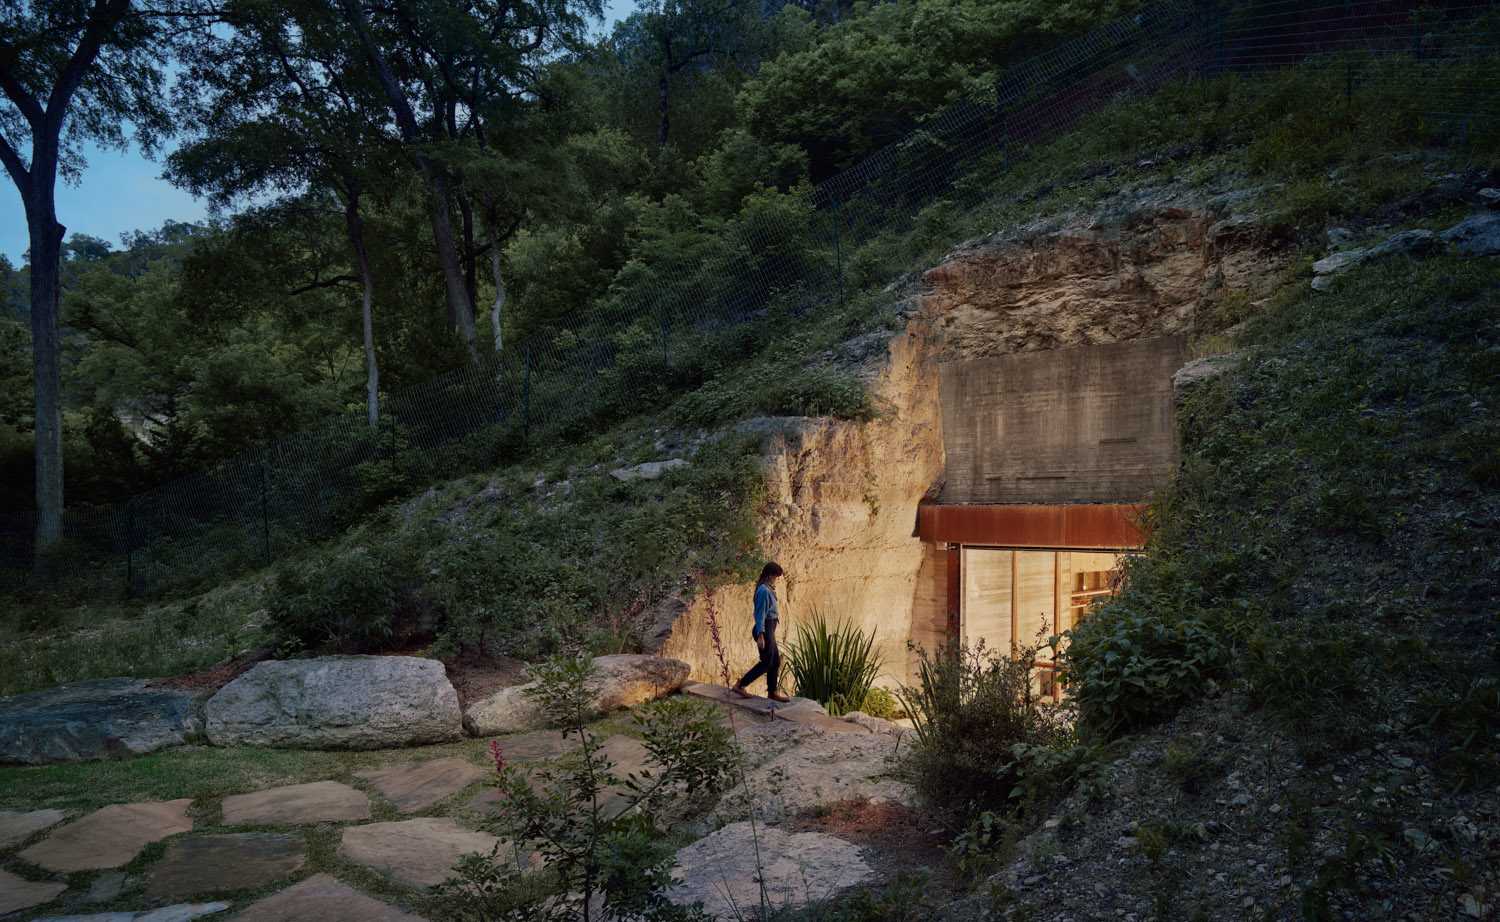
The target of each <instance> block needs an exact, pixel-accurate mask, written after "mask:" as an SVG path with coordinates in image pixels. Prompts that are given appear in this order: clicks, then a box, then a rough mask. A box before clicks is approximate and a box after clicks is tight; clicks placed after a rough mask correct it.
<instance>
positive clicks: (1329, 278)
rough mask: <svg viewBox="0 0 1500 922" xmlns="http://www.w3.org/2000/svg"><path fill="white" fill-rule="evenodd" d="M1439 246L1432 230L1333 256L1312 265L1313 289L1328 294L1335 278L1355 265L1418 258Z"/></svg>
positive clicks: (1403, 234) (1410, 232)
mask: <svg viewBox="0 0 1500 922" xmlns="http://www.w3.org/2000/svg"><path fill="white" fill-rule="evenodd" d="M1439 244H1440V241H1439V239H1438V235H1437V234H1434V233H1433V232H1432V231H1429V230H1406V231H1402V232H1400V233H1399V234H1393V235H1391V236H1390V237H1388V238H1386V239H1385V240H1383V241H1381V242H1380V243H1377V244H1375V245H1374V246H1372V247H1366V248H1365V249H1362V250H1344V251H1342V252H1339V253H1333V254H1331V255H1329V256H1325V257H1323V258H1322V259H1320V260H1318V261H1317V262H1315V263H1313V267H1312V268H1313V275H1314V278H1313V283H1312V286H1313V288H1315V289H1317V290H1318V291H1326V290H1327V289H1328V288H1329V287H1331V286H1332V284H1333V276H1335V275H1337V274H1338V273H1340V272H1343V271H1345V270H1346V269H1349V268H1351V267H1352V266H1356V265H1359V264H1360V263H1364V262H1368V261H1370V260H1372V259H1382V258H1384V257H1387V256H1400V255H1406V256H1416V255H1419V254H1422V253H1430V252H1432V251H1434V250H1436V249H1437V248H1438V246H1439Z"/></svg>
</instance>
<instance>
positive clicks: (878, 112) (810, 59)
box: [737, 0, 1131, 178]
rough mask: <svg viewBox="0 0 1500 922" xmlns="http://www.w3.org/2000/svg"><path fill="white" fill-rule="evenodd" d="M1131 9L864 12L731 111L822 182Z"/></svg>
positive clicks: (820, 38)
mask: <svg viewBox="0 0 1500 922" xmlns="http://www.w3.org/2000/svg"><path fill="white" fill-rule="evenodd" d="M1130 5H1131V4H1128V3H1117V2H1101V0H1093V2H1090V0H1080V2H1069V3H1061V4H1058V3H1045V2H1021V3H1007V4H994V3H985V2H977V0H918V2H913V3H871V4H868V5H860V6H858V7H856V8H855V13H854V15H852V16H848V17H846V18H841V19H840V21H838V22H837V23H835V24H833V25H830V26H828V27H826V28H824V29H823V30H822V31H821V32H820V33H819V34H817V36H816V40H815V42H814V43H813V44H812V45H810V46H809V47H807V48H805V49H802V50H793V51H788V52H787V53H785V54H782V55H781V56H779V57H777V58H774V59H772V60H770V61H767V62H766V63H765V64H764V65H763V66H762V67H761V69H760V72H759V73H758V74H757V75H756V78H755V79H754V80H752V81H750V82H749V83H747V84H746V85H745V87H744V89H743V90H741V92H740V95H739V98H738V100H737V105H738V108H739V110H740V113H741V118H742V119H743V121H744V124H746V125H747V126H748V127H749V129H750V130H751V131H752V132H753V133H754V134H755V136H756V137H758V138H760V139H761V140H762V141H764V142H768V143H794V144H797V145H799V146H801V147H802V148H803V149H804V150H806V151H807V152H808V155H809V159H810V161H811V164H812V169H813V174H814V176H815V177H817V178H822V177H824V176H827V175H828V174H829V173H831V172H833V171H834V170H836V169H840V168H843V167H846V166H848V165H850V164H851V163H853V162H855V161H857V160H858V159H860V158H861V157H863V156H865V155H867V154H869V153H870V152H872V151H873V150H874V149H876V148H877V147H879V146H880V145H883V144H886V143H889V142H890V141H892V140H894V139H895V138H897V137H899V136H900V134H901V133H902V132H904V131H906V130H908V129H909V128H911V127H912V126H913V125H914V124H917V123H918V122H919V121H920V119H921V118H922V117H923V116H925V115H927V114H929V113H931V112H933V111H935V110H937V109H939V108H940V107H942V106H943V105H944V104H946V103H948V102H951V101H953V100H954V99H955V98H956V97H957V96H958V95H959V94H961V93H963V92H965V91H967V90H971V89H973V88H975V87H978V86H984V85H992V83H993V80H994V78H995V76H996V74H997V73H998V71H999V70H1000V69H1001V68H1003V66H1004V65H1005V64H1007V63H1009V62H1011V61H1015V60H1018V59H1021V58H1024V57H1026V56H1027V55H1028V53H1033V52H1035V51H1038V50H1040V49H1041V48H1042V47H1045V46H1046V45H1048V44H1050V43H1053V42H1055V41H1056V40H1057V37H1058V36H1060V35H1065V34H1068V33H1073V32H1078V31H1082V30H1083V29H1086V28H1087V27H1088V26H1090V25H1093V24H1096V23H1099V22H1101V21H1104V20H1107V19H1110V18H1111V17H1113V16H1115V15H1118V14H1119V13H1120V12H1121V11H1122V10H1123V9H1125V8H1127V7H1128V6H1130Z"/></svg>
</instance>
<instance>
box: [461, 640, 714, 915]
mask: <svg viewBox="0 0 1500 922" xmlns="http://www.w3.org/2000/svg"><path fill="white" fill-rule="evenodd" d="M534 672H535V675H536V677H537V682H536V685H535V686H534V687H533V688H532V689H531V690H530V691H529V692H528V694H529V696H530V697H531V698H532V700H533V701H535V703H536V704H537V706H538V707H540V708H541V709H542V711H543V713H545V714H546V716H547V718H548V720H549V721H550V722H551V723H552V724H553V725H555V726H558V727H560V728H561V729H562V731H563V736H564V738H565V739H566V740H568V741H569V742H576V747H575V748H574V749H573V750H572V751H571V752H568V753H565V754H564V756H563V757H562V758H561V759H559V760H558V761H556V762H554V763H551V764H549V765H547V766H544V767H534V768H528V769H526V770H523V769H520V768H518V767H517V766H515V765H513V764H510V763H508V762H507V761H506V759H505V748H504V744H503V743H502V742H501V741H499V740H496V741H493V742H491V743H490V753H491V756H492V758H493V759H494V760H495V769H496V772H497V774H498V778H497V779H496V781H497V783H498V786H499V788H500V790H501V792H502V793H503V794H504V796H505V800H506V804H507V809H506V810H505V811H504V812H503V814H502V815H501V817H500V819H498V820H497V821H496V825H497V827H498V828H497V829H496V831H497V832H499V833H501V834H502V835H503V836H504V837H505V838H506V839H507V840H509V841H511V842H525V843H528V845H529V847H531V848H534V849H535V850H536V852H537V853H538V854H539V855H540V856H541V857H542V858H543V860H544V861H545V864H546V867H547V871H548V875H547V877H548V883H549V885H550V886H548V887H547V889H545V890H539V889H538V888H537V887H536V884H535V879H536V877H537V876H538V875H534V874H530V873H528V870H527V869H526V868H524V867H522V866H520V862H514V863H510V864H509V865H507V864H501V863H497V862H495V861H493V860H476V859H475V858H474V856H467V857H466V858H465V859H464V860H462V861H460V862H459V864H458V865H457V866H456V867H455V869H454V873H453V875H452V877H450V879H449V880H447V881H445V882H444V883H443V885H441V886H440V887H439V888H438V891H437V901H438V903H439V905H440V906H441V908H442V913H441V917H442V918H445V919H465V920H466V919H475V920H480V919H483V920H515V922H522V920H526V922H531V920H538V922H541V920H554V922H572V920H576V919H581V918H587V917H589V912H590V910H588V909H585V907H592V906H600V905H601V904H602V912H599V913H598V917H600V918H629V919H639V920H641V922H690V920H691V922H700V920H704V919H706V917H705V916H704V915H703V913H702V911H701V910H699V909H696V908H690V907H681V906H676V905H674V904H673V903H672V902H670V901H669V900H668V899H667V898H666V891H667V890H668V889H669V888H670V887H671V885H672V874H671V871H672V864H673V857H674V851H673V846H672V842H671V838H670V836H669V834H668V833H667V831H666V829H665V828H664V825H665V824H664V822H663V820H664V818H665V817H667V816H672V815H679V812H680V809H681V807H682V806H683V805H684V804H691V803H697V804H699V805H700V806H701V805H702V804H705V803H712V802H713V801H714V800H715V799H716V797H717V795H718V794H719V793H720V792H721V791H722V790H723V789H724V788H725V787H726V786H727V784H728V783H729V781H730V778H731V777H732V775H733V770H734V767H735V765H736V762H737V759H738V757H739V753H738V749H737V747H736V744H735V741H734V735H733V733H732V731H731V730H730V729H729V728H728V727H727V726H725V725H724V723H723V722H722V721H721V720H720V719H719V718H720V715H719V713H718V711H717V709H716V708H714V707H713V706H712V705H709V704H707V703H706V702H702V701H692V700H689V699H686V698H674V699H667V700H663V701H657V702H653V703H651V704H648V705H646V706H645V707H643V708H641V709H640V710H639V711H637V713H636V720H637V729H638V730H639V731H640V734H641V737H642V742H643V743H644V745H645V748H646V751H647V752H648V753H649V754H650V761H651V764H652V768H650V769H647V770H643V771H641V772H640V773H638V774H637V773H631V774H630V775H628V776H621V775H620V774H619V773H618V772H616V770H615V765H614V763H613V762H612V761H611V760H610V758H609V755H608V754H607V752H606V751H605V750H604V748H603V745H602V741H601V740H600V739H599V738H598V737H597V736H595V735H594V733H593V732H592V731H591V730H590V729H589V727H588V723H589V721H590V720H592V719H593V718H594V716H595V715H594V703H595V694H596V691H595V688H594V685H595V684H596V681H597V675H596V673H595V670H594V666H593V663H592V661H591V660H590V659H588V658H587V657H578V658H571V657H561V658H556V659H553V660H550V661H547V662H545V663H540V664H538V665H537V666H536V667H535V670H534ZM611 792H616V796H613V797H611V796H609V794H610V793H611ZM497 852H498V846H497ZM494 857H496V853H491V855H490V856H489V858H490V859H493V858H494Z"/></svg>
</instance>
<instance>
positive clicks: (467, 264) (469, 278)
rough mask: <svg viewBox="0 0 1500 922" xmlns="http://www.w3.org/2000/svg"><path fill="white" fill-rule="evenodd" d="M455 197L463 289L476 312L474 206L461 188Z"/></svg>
mask: <svg viewBox="0 0 1500 922" xmlns="http://www.w3.org/2000/svg"><path fill="white" fill-rule="evenodd" d="M455 197H456V198H457V199H458V216H459V219H460V220H461V221H462V222H463V223H462V230H463V236H464V247H463V261H464V289H465V290H466V291H467V292H468V293H469V303H470V304H472V305H474V309H475V311H476V313H477V312H478V309H479V254H478V249H479V248H478V247H477V246H475V241H474V206H473V204H472V203H471V202H470V201H469V197H468V196H467V195H465V194H464V193H463V190H461V189H460V190H459V191H458V192H457V193H456V194H455Z"/></svg>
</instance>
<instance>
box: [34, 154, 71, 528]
mask: <svg viewBox="0 0 1500 922" xmlns="http://www.w3.org/2000/svg"><path fill="white" fill-rule="evenodd" d="M38 186H40V187H41V188H37V187H38ZM26 211H27V213H28V214H27V222H26V223H27V226H28V230H29V231H30V238H31V361H32V372H33V375H34V377H35V389H36V424H35V433H36V547H37V550H38V551H46V550H48V549H50V548H52V547H55V546H56V545H57V543H58V542H59V541H61V540H62V537H63V453H62V362H61V361H60V358H59V356H60V354H61V351H62V350H61V342H60V340H59V336H58V325H57V310H58V302H59V295H60V292H59V288H60V284H59V283H60V278H59V276H60V274H61V265H60V263H61V258H62V238H63V232H64V228H63V226H62V225H61V224H59V223H57V213H56V207H55V204H54V202H53V197H52V184H51V183H47V184H45V185H43V184H41V183H36V184H34V187H33V189H32V194H31V196H30V197H29V199H28V201H27V208H26Z"/></svg>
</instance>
